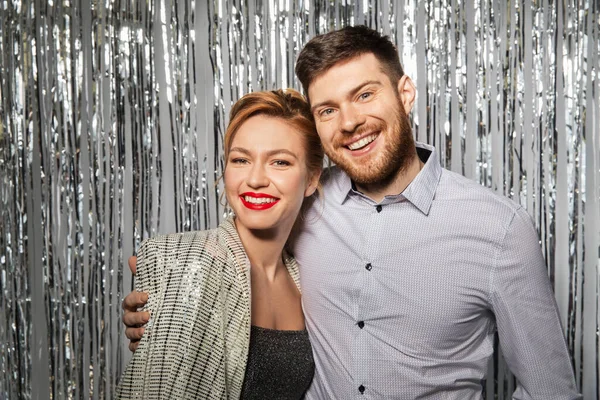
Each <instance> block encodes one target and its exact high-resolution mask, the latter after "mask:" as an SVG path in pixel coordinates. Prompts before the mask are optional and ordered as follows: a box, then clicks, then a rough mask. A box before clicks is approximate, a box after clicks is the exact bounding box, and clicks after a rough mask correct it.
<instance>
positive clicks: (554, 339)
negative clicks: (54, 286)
mask: <svg viewBox="0 0 600 400" xmlns="http://www.w3.org/2000/svg"><path fill="white" fill-rule="evenodd" d="M538 240H539V239H538V235H537V232H536V230H535V229H534V227H533V224H532V222H531V219H530V217H529V215H528V214H527V212H526V211H525V210H524V209H523V208H522V207H520V208H518V209H517V210H516V211H515V214H514V216H513V219H512V221H511V223H510V225H509V226H508V228H507V231H506V233H505V237H504V239H503V240H502V242H501V244H500V246H499V248H498V250H497V257H496V260H495V261H496V262H495V266H494V270H493V272H492V274H491V282H490V284H491V303H492V309H493V312H494V314H495V317H496V324H497V327H498V335H499V338H500V346H501V348H502V351H503V354H504V357H505V359H506V362H507V364H508V366H509V368H510V370H511V371H512V373H513V374H514V375H515V376H516V378H517V380H518V385H517V389H516V390H515V392H514V394H513V399H523V400H529V399H536V400H542V399H543V400H553V399H556V400H559V399H560V400H567V399H581V396H580V395H579V394H578V393H577V388H576V384H575V379H574V376H573V369H572V366H571V360H570V357H569V352H568V349H567V345H566V342H565V338H564V334H563V331H562V328H561V323H560V318H559V314H558V308H557V306H556V300H555V298H554V293H553V291H552V286H551V284H550V279H549V278H548V273H547V270H546V264H545V262H544V258H543V255H542V252H541V249H540V245H539V241H538Z"/></svg>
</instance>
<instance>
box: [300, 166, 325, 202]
mask: <svg viewBox="0 0 600 400" xmlns="http://www.w3.org/2000/svg"><path fill="white" fill-rule="evenodd" d="M321 172H322V170H321V169H319V170H318V171H316V172H313V173H312V174H311V175H310V176H309V178H308V185H306V189H305V190H304V197H309V196H312V195H313V193H314V192H315V190H317V188H318V187H319V180H320V179H321Z"/></svg>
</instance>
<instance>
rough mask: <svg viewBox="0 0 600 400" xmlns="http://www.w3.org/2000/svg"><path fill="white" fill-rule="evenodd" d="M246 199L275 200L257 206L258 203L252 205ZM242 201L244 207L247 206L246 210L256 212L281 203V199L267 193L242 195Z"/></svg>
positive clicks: (246, 193)
mask: <svg viewBox="0 0 600 400" xmlns="http://www.w3.org/2000/svg"><path fill="white" fill-rule="evenodd" d="M246 197H251V198H253V199H274V200H273V201H268V202H264V203H258V204H257V203H251V202H249V201H246ZM240 200H241V201H242V204H243V205H244V206H246V208H249V209H251V210H256V211H261V210H267V209H269V208H271V207H273V206H274V205H275V204H277V203H278V202H279V199H278V198H277V197H274V196H271V195H269V194H266V193H254V192H245V193H242V194H241V195H240Z"/></svg>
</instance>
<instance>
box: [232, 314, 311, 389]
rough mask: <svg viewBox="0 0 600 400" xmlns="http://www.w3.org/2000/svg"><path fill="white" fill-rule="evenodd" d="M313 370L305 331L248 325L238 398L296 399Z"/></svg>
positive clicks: (307, 383)
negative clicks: (244, 372) (245, 357)
mask: <svg viewBox="0 0 600 400" xmlns="http://www.w3.org/2000/svg"><path fill="white" fill-rule="evenodd" d="M314 372H315V363H314V360H313V355H312V347H311V346H310V341H309V340H308V332H307V331H306V330H302V331H280V330H275V329H267V328H261V327H258V326H254V325H253V326H252V327H251V330H250V348H249V350H248V364H247V365H246V375H245V377H244V383H243V385H242V395H241V397H240V399H242V400H251V399H252V400H254V399H255V400H259V399H260V400H262V399H274V400H275V399H276V400H288V399H289V400H297V399H301V398H302V397H303V396H304V392H306V390H307V389H308V387H309V386H310V383H311V381H312V378H313V375H314Z"/></svg>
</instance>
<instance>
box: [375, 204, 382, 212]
mask: <svg viewBox="0 0 600 400" xmlns="http://www.w3.org/2000/svg"><path fill="white" fill-rule="evenodd" d="M382 208H383V207H381V205H379V206H377V207H375V209H376V210H377V212H378V213H380V212H381V209H382Z"/></svg>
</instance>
